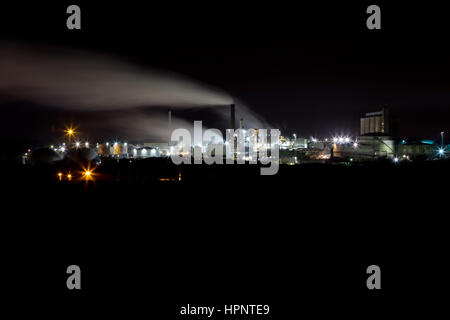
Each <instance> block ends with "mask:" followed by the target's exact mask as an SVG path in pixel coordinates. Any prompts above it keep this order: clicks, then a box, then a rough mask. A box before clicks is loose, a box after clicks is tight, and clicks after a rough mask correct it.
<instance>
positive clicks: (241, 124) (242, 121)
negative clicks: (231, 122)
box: [239, 118, 244, 129]
mask: <svg viewBox="0 0 450 320" xmlns="http://www.w3.org/2000/svg"><path fill="white" fill-rule="evenodd" d="M239 129H244V119H243V118H241V120H239Z"/></svg>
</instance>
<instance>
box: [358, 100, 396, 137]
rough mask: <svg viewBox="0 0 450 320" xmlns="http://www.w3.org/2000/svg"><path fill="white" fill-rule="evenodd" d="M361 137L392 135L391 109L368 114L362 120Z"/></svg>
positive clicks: (384, 108)
mask: <svg viewBox="0 0 450 320" xmlns="http://www.w3.org/2000/svg"><path fill="white" fill-rule="evenodd" d="M359 134H360V135H362V136H363V135H367V134H380V135H388V134H391V119H390V114H389V109H388V108H386V107H383V108H382V109H381V110H380V111H376V112H369V113H366V114H365V115H364V116H363V117H361V119H360V133H359Z"/></svg>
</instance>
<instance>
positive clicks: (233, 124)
mask: <svg viewBox="0 0 450 320" xmlns="http://www.w3.org/2000/svg"><path fill="white" fill-rule="evenodd" d="M234 109H235V108H234V104H232V105H231V106H230V129H233V130H235V129H236V121H235V110H234Z"/></svg>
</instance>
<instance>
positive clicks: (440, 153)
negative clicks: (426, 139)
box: [438, 148, 445, 156]
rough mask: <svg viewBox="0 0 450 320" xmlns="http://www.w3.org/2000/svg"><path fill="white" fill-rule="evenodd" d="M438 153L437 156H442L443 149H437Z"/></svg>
mask: <svg viewBox="0 0 450 320" xmlns="http://www.w3.org/2000/svg"><path fill="white" fill-rule="evenodd" d="M438 153H439V155H441V156H442V155H443V154H444V153H445V151H444V149H442V148H439V151H438Z"/></svg>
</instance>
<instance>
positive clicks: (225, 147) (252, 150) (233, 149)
mask: <svg viewBox="0 0 450 320" xmlns="http://www.w3.org/2000/svg"><path fill="white" fill-rule="evenodd" d="M279 140H280V130H278V129H237V130H234V129H227V130H226V139H225V140H224V139H223V135H222V132H221V131H220V130H218V129H207V130H205V132H203V127H202V122H201V121H194V138H193V139H192V137H191V132H189V130H187V129H183V128H179V129H176V130H174V131H173V132H172V134H171V142H172V147H171V152H170V157H171V159H172V162H173V163H174V164H177V165H179V164H182V163H184V164H191V163H192V159H193V162H194V164H202V163H205V164H208V165H210V164H224V158H225V163H226V164H235V163H237V164H245V163H249V164H257V163H260V164H262V165H268V166H266V167H261V171H260V172H261V175H274V174H276V173H277V172H278V168H279V162H280V161H279V160H280V159H279V150H280V145H279ZM224 154H225V157H224Z"/></svg>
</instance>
